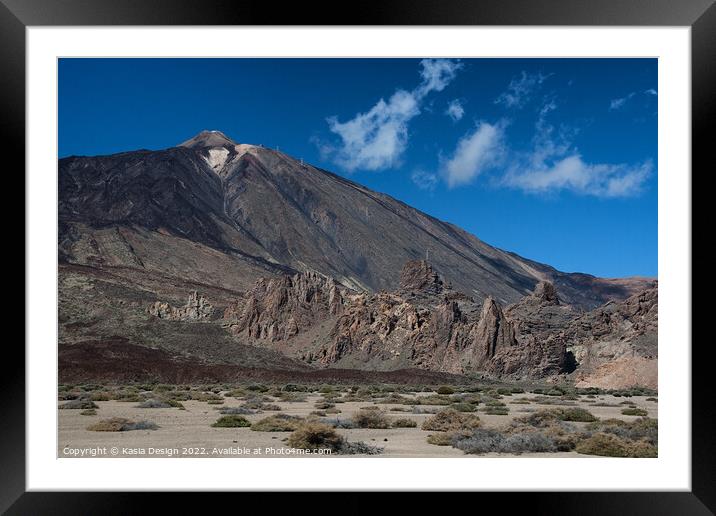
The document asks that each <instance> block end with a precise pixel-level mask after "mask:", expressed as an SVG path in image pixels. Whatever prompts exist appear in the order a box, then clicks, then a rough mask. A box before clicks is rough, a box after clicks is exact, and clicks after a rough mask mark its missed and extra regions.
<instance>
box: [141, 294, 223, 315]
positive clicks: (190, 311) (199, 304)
mask: <svg viewBox="0 0 716 516" xmlns="http://www.w3.org/2000/svg"><path fill="white" fill-rule="evenodd" d="M147 311H148V312H149V313H150V314H152V315H153V316H155V317H159V318H160V319H169V320H171V321H200V320H208V319H209V318H210V317H211V316H212V315H213V313H214V307H213V306H211V304H210V303H209V301H207V300H206V298H205V297H204V296H200V295H199V294H198V293H197V292H196V290H195V291H194V292H192V293H191V294H189V299H188V300H187V302H186V304H185V305H184V306H180V307H178V308H176V307H173V306H171V305H170V304H169V303H164V302H161V301H156V302H154V303H153V304H152V305H151V306H149V308H147Z"/></svg>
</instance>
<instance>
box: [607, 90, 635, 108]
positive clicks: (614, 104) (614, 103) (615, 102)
mask: <svg viewBox="0 0 716 516" xmlns="http://www.w3.org/2000/svg"><path fill="white" fill-rule="evenodd" d="M633 96H634V92H633V91H632V92H631V93H630V94H629V95H627V96H626V97H621V98H618V99H612V100H611V102H610V103H609V111H616V110H617V109H621V108H623V107H624V104H626V103H627V101H628V100H629V99H631V98H632V97H633Z"/></svg>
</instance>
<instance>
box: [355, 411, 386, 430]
mask: <svg viewBox="0 0 716 516" xmlns="http://www.w3.org/2000/svg"><path fill="white" fill-rule="evenodd" d="M352 419H353V423H354V424H355V426H357V427H358V428H374V429H383V428H390V421H389V420H388V418H387V417H385V414H383V413H382V412H381V411H379V410H360V411H358V412H357V413H355V414H353V418H352Z"/></svg>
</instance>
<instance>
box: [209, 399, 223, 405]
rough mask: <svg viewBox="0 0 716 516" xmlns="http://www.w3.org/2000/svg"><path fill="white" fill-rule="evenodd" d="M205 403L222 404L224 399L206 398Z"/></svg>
mask: <svg viewBox="0 0 716 516" xmlns="http://www.w3.org/2000/svg"><path fill="white" fill-rule="evenodd" d="M206 403H207V404H209V405H223V404H224V400H207V402H206Z"/></svg>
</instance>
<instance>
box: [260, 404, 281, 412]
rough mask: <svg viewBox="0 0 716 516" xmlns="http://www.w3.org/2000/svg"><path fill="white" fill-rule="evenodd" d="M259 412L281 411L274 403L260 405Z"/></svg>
mask: <svg viewBox="0 0 716 516" xmlns="http://www.w3.org/2000/svg"><path fill="white" fill-rule="evenodd" d="M261 410H268V411H277V412H278V411H280V410H281V407H279V406H278V405H276V404H275V403H262V404H261Z"/></svg>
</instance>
